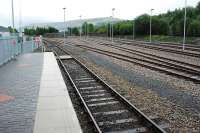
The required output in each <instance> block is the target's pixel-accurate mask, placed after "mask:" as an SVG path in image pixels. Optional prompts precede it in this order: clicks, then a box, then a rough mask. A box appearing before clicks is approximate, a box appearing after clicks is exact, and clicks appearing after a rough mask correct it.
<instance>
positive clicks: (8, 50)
mask: <svg viewBox="0 0 200 133" xmlns="http://www.w3.org/2000/svg"><path fill="white" fill-rule="evenodd" d="M38 46H39V45H38V44H36V43H35V42H34V41H33V39H31V40H30V41H24V42H23V43H22V42H21V41H19V38H18V37H17V36H9V37H0V66H1V65H2V64H4V63H6V62H8V61H9V60H11V59H14V58H15V57H16V56H18V55H20V54H22V53H29V52H32V51H34V50H35V49H36V48H38Z"/></svg>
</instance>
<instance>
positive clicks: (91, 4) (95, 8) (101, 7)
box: [0, 0, 199, 26]
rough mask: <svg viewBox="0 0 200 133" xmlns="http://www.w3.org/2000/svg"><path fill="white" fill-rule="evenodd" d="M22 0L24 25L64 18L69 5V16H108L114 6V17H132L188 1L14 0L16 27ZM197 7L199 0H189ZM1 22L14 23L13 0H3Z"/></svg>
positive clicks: (167, 8)
mask: <svg viewBox="0 0 200 133" xmlns="http://www.w3.org/2000/svg"><path fill="white" fill-rule="evenodd" d="M20 1H21V7H22V8H21V9H22V18H23V19H22V21H23V24H28V23H36V22H37V23H38V22H47V21H49V22H57V21H63V10H62V8H63V7H66V8H67V10H66V11H67V12H66V18H67V19H68V20H69V19H70V20H72V19H78V16H79V15H80V14H81V15H82V16H83V18H95V17H107V16H110V15H111V8H113V7H115V8H116V11H115V17H117V18H122V19H132V18H135V17H136V16H139V15H141V14H144V13H149V11H150V9H151V8H154V9H155V11H154V14H159V13H164V12H167V11H168V10H169V9H170V10H174V9H175V8H182V7H184V1H185V0H14V4H15V19H16V26H17V25H18V22H19V17H18V16H19V7H20ZM187 1H188V5H191V6H195V5H196V4H197V3H198V1H199V0H187ZM0 2H1V5H0V25H5V26H8V25H11V0H0Z"/></svg>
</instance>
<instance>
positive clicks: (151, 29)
mask: <svg viewBox="0 0 200 133" xmlns="http://www.w3.org/2000/svg"><path fill="white" fill-rule="evenodd" d="M153 10H154V9H151V15H150V36H149V42H150V43H151V31H152V29H151V23H152V12H153Z"/></svg>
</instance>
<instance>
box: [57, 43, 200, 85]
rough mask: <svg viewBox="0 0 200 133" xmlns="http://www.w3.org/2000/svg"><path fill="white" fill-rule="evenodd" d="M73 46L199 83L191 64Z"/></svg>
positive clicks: (198, 70) (196, 71) (195, 68)
mask: <svg viewBox="0 0 200 133" xmlns="http://www.w3.org/2000/svg"><path fill="white" fill-rule="evenodd" d="M61 43H62V42H61ZM69 43H70V42H68V44H69ZM87 43H89V42H87ZM70 44H71V43H70ZM73 45H75V46H78V47H80V48H83V49H87V50H90V51H93V52H97V53H100V54H103V55H107V56H109V57H113V58H116V59H120V60H123V61H127V62H130V63H134V64H137V65H140V66H143V67H146V68H149V69H152V70H156V71H160V72H163V73H166V74H169V75H173V76H177V77H181V78H184V79H187V80H190V81H193V82H196V83H200V69H199V66H196V65H193V64H189V63H184V62H180V61H176V60H167V59H161V58H160V57H152V56H147V55H144V54H138V53H134V52H132V51H130V50H127V49H122V48H120V47H118V46H117V49H119V50H122V51H125V52H129V53H131V54H133V55H132V56H131V55H127V54H126V53H123V54H122V53H117V52H111V51H108V50H102V49H99V48H94V47H90V46H86V45H80V42H79V43H78V44H76V43H73ZM114 48H116V46H114ZM136 55H137V56H136Z"/></svg>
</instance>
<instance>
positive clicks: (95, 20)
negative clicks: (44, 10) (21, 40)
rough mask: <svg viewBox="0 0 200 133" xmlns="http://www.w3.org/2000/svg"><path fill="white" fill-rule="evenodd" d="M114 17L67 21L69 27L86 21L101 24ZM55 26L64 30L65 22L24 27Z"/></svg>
mask: <svg viewBox="0 0 200 133" xmlns="http://www.w3.org/2000/svg"><path fill="white" fill-rule="evenodd" d="M111 20H112V19H111V18H110V17H105V18H92V19H82V20H72V21H66V24H67V27H79V26H80V25H82V24H83V23H84V22H88V23H92V24H93V25H96V26H97V25H101V24H102V23H107V22H109V21H111ZM119 21H122V20H121V19H118V18H114V22H119ZM48 26H51V27H54V28H56V29H58V30H59V31H63V30H64V22H55V23H38V24H31V25H28V26H25V27H24V28H32V27H48Z"/></svg>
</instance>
